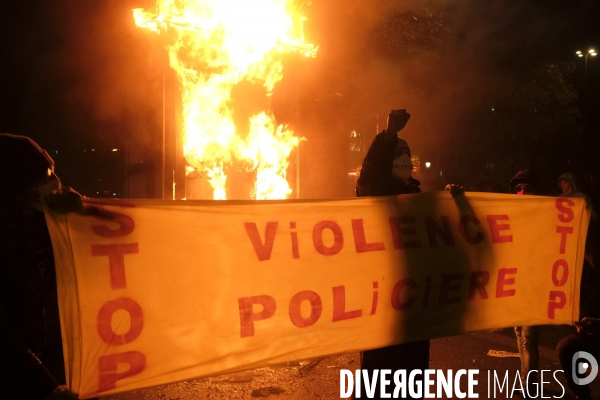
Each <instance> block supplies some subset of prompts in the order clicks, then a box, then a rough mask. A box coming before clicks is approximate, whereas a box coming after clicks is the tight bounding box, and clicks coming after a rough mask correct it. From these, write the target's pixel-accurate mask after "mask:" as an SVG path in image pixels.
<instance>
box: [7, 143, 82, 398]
mask: <svg viewBox="0 0 600 400" xmlns="http://www.w3.org/2000/svg"><path fill="white" fill-rule="evenodd" d="M59 189H60V181H59V180H58V178H57V177H56V175H55V174H54V161H53V160H52V158H51V157H50V156H49V155H48V154H47V153H46V152H45V151H44V150H42V149H41V148H40V147H39V146H38V145H37V144H36V143H35V142H34V141H33V140H31V139H29V138H27V137H24V136H17V135H10V134H0V190H1V191H0V399H6V400H8V399H18V400H26V399H32V400H36V399H57V400H60V399H76V398H77V396H76V395H75V394H73V393H71V392H70V391H68V390H67V388H66V387H65V386H64V383H65V368H64V361H63V353H62V340H61V332H60V323H59V317H58V301H57V293H56V280H55V274H54V259H53V254H52V247H51V242H50V237H49V235H48V229H47V226H46V221H45V218H44V214H43V212H41V211H42V205H41V198H42V196H43V195H45V194H48V193H50V192H53V191H54V192H55V193H58V192H57V191H58V190H59ZM60 193H61V194H60V195H57V196H58V197H61V196H63V197H62V199H60V198H59V199H58V200H57V198H54V199H51V200H50V202H51V203H53V205H54V206H57V208H60V207H61V206H62V205H65V204H67V203H71V202H75V203H77V202H79V203H78V205H77V206H76V207H78V206H80V205H81V201H80V196H79V194H78V193H76V192H74V191H71V190H65V191H61V192H60ZM63 201H66V203H64V202H63Z"/></svg>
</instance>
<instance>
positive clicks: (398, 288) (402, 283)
mask: <svg viewBox="0 0 600 400" xmlns="http://www.w3.org/2000/svg"><path fill="white" fill-rule="evenodd" d="M417 286H418V285H417V282H415V281H414V280H413V279H401V280H399V281H398V282H397V283H396V284H395V285H394V289H393V290H392V307H394V310H398V311H401V310H406V309H407V308H409V307H410V306H412V304H413V303H414V302H415V297H409V298H408V300H406V301H405V302H404V303H401V302H400V293H402V289H404V288H405V287H407V288H408V290H411V289H414V288H416V287H417Z"/></svg>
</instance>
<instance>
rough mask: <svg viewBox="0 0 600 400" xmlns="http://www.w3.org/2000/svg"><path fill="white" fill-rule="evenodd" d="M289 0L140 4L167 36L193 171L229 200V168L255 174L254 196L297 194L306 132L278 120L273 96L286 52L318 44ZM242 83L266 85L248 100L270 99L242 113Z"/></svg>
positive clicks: (145, 21)
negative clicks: (293, 165) (294, 187)
mask: <svg viewBox="0 0 600 400" xmlns="http://www.w3.org/2000/svg"><path fill="white" fill-rule="evenodd" d="M288 3H291V2H290V1H286V0H261V1H254V2H249V1H247V0H229V1H222V0H190V1H175V0H158V1H157V5H156V12H155V13H151V12H148V11H145V10H143V9H134V10H133V15H134V19H135V22H136V24H137V26H139V27H141V28H146V29H150V30H152V31H154V32H156V33H157V34H159V35H162V37H163V38H164V43H165V46H166V48H167V51H168V55H169V64H170V67H171V68H172V69H173V70H174V71H175V72H176V75H177V78H178V81H179V85H180V95H181V103H182V120H183V123H182V130H183V143H184V149H183V154H184V156H185V158H186V161H187V163H188V165H189V167H191V168H188V172H192V173H194V172H195V173H196V174H197V175H198V174H199V175H200V176H201V177H203V178H205V179H207V180H208V181H209V182H210V184H211V186H212V188H213V198H214V199H215V200H224V199H227V191H226V182H227V176H228V172H229V171H230V170H236V169H237V170H239V169H240V168H242V169H245V170H246V171H252V172H253V173H255V174H256V180H255V183H254V187H253V189H252V190H251V192H252V193H249V194H248V198H253V199H257V200H262V199H285V198H286V197H287V196H288V195H289V194H290V193H291V189H290V187H289V185H288V182H287V180H286V170H287V167H288V164H289V162H288V158H289V155H290V153H291V151H292V150H293V149H294V148H295V147H297V146H298V144H299V142H300V140H301V138H299V137H297V136H294V133H293V131H292V130H291V129H289V128H288V127H287V126H285V125H281V124H280V125H277V123H276V121H275V118H274V116H273V114H272V112H271V111H270V110H269V98H270V96H271V94H272V91H273V88H274V86H275V84H276V83H277V82H279V81H280V80H281V79H282V77H283V67H282V64H281V57H280V56H281V54H282V53H283V52H290V51H293V52H299V53H301V54H303V55H305V56H307V57H315V56H316V52H317V48H316V47H315V46H314V45H312V44H306V43H305V42H304V34H303V30H302V21H303V17H302V16H301V14H300V12H299V10H297V9H294V8H293V7H292V6H291V5H290V4H288ZM242 82H249V83H250V84H252V85H255V86H258V85H260V88H261V90H259V91H254V92H257V93H254V98H252V97H250V98H245V99H243V100H242V102H251V103H256V104H261V103H263V105H264V107H262V108H263V109H261V110H255V109H253V110H252V111H251V112H246V114H247V115H240V113H241V112H240V111H239V110H237V109H236V107H235V103H236V101H234V99H233V97H232V92H233V91H234V89H235V88H236V86H237V85H238V84H240V83H242ZM258 97H262V99H259V98H258ZM254 108H256V107H254ZM242 114H243V113H242ZM244 125H245V126H244Z"/></svg>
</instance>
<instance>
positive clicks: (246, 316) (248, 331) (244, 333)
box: [238, 294, 277, 338]
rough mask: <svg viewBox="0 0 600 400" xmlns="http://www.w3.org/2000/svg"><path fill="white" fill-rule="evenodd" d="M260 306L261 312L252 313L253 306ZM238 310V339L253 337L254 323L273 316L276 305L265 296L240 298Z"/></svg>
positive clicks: (271, 299)
mask: <svg viewBox="0 0 600 400" xmlns="http://www.w3.org/2000/svg"><path fill="white" fill-rule="evenodd" d="M255 304H259V305H261V306H262V308H263V309H262V311H260V312H259V313H255V312H254V305H255ZM238 305H239V308H240V337H243V338H244V337H248V336H254V321H261V320H264V319H267V318H271V317H272V316H273V315H274V314H275V310H276V309H277V305H276V303H275V299H274V298H273V297H271V296H267V295H266V294H264V295H260V296H250V297H240V298H239V299H238Z"/></svg>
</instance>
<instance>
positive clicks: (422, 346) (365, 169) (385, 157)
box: [356, 110, 430, 398]
mask: <svg viewBox="0 0 600 400" xmlns="http://www.w3.org/2000/svg"><path fill="white" fill-rule="evenodd" d="M409 118H410V114H408V113H407V112H406V110H392V111H391V112H390V114H389V116H388V124H387V127H386V129H385V130H384V131H383V132H381V133H379V134H378V135H377V136H376V137H375V139H374V140H373V143H371V147H369V150H368V152H367V154H366V156H365V159H364V161H363V164H362V168H361V170H360V175H359V177H358V180H357V186H356V194H357V196H359V197H361V196H392V195H399V194H409V193H420V192H421V189H420V188H419V181H418V180H416V179H414V178H413V177H412V176H411V174H412V168H413V165H412V162H411V161H410V160H411V159H410V156H411V154H410V147H409V146H408V143H407V142H406V140H404V139H402V138H400V137H398V132H399V131H400V130H402V129H403V128H404V126H405V125H406V123H407V122H408V120H409ZM429 344H430V341H429V340H420V341H416V342H411V343H402V344H397V345H392V346H386V347H382V348H379V349H374V350H367V351H363V352H362V354H361V369H363V370H367V371H369V376H372V374H373V372H374V371H375V370H380V369H390V370H392V373H393V371H397V370H406V372H407V374H410V371H412V370H421V371H423V370H425V369H427V368H428V367H429ZM415 381H418V382H420V384H421V385H422V384H423V381H422V376H421V375H420V376H419V377H417V378H416V379H415ZM361 386H362V390H361V392H362V393H365V391H364V382H363V380H361ZM374 393H375V397H374V398H379V397H378V396H379V395H380V394H381V392H380V386H379V382H378V383H377V384H376V387H375V392H374Z"/></svg>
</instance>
